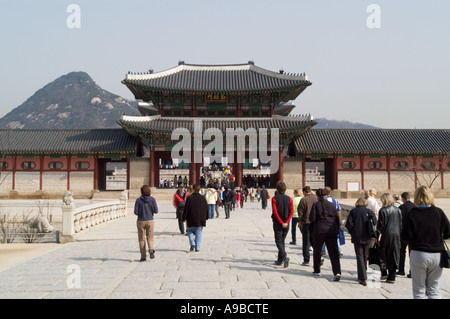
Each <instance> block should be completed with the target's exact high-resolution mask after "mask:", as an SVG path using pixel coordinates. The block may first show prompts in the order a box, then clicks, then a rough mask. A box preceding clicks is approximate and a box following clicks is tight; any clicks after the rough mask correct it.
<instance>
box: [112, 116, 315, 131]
mask: <svg viewBox="0 0 450 319" xmlns="http://www.w3.org/2000/svg"><path fill="white" fill-rule="evenodd" d="M200 122H201V127H202V133H203V132H204V131H205V130H207V129H210V128H217V129H219V130H220V131H222V132H226V129H227V128H233V129H236V128H242V129H243V130H247V129H249V128H254V129H259V128H267V129H272V128H279V129H280V132H295V131H301V130H304V129H306V128H310V127H312V126H314V125H316V124H317V122H315V121H314V119H313V118H312V117H311V116H289V117H286V116H277V115H274V116H273V117H269V118H190V117H188V118H177V117H161V116H159V115H156V116H146V117H144V116H122V119H121V120H120V121H119V124H120V125H121V126H123V127H125V128H127V129H129V130H131V131H147V132H161V133H171V132H172V131H173V130H175V129H177V128H187V129H188V130H189V131H190V132H191V133H194V130H195V129H196V127H195V125H196V123H197V124H199V123H200Z"/></svg>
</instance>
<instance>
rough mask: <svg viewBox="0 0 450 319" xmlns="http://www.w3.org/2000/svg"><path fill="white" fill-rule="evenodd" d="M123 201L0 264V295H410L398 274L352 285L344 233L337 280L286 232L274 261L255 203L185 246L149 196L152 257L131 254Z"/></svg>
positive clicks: (446, 284) (449, 280) (265, 221)
mask: <svg viewBox="0 0 450 319" xmlns="http://www.w3.org/2000/svg"><path fill="white" fill-rule="evenodd" d="M133 202H134V201H131V200H130V206H131V207H130V208H129V215H128V216H127V217H125V218H122V219H118V220H114V221H110V222H108V223H105V224H101V225H98V226H95V227H94V228H92V229H90V230H87V231H84V232H83V233H80V234H79V236H78V238H77V241H76V242H73V243H68V244H64V245H63V244H61V245H57V246H56V247H55V246H51V249H49V250H48V251H46V252H42V253H40V254H38V255H37V256H35V257H32V258H31V259H28V260H25V261H22V262H18V263H15V264H12V265H9V266H8V267H6V268H3V269H2V270H0V298H1V299H5V298H14V299H17V298H31V299H52V298H58V299H60V298H64V299H66V298H67V299H71V298H89V299H91V298H99V299H108V298H114V299H115V298H120V299H127V298H133V299H134V298H140V299H141V298H150V299H195V298H201V299H230V298H235V299H259V298H276V299H286V298H288V299H297V298H319V299H353V298H358V299H365V298H367V299H386V298H387V299H411V298H412V292H411V280H410V279H408V278H406V277H397V281H396V283H395V284H389V283H386V282H380V281H379V280H378V276H377V273H376V272H374V271H371V272H370V273H369V276H371V277H373V278H374V279H373V280H372V281H370V282H369V285H368V286H367V287H363V286H361V285H359V284H358V282H357V274H356V261H355V257H354V252H353V245H352V244H351V243H350V238H347V240H346V244H345V245H343V246H342V249H343V252H344V256H343V257H342V258H341V268H342V278H341V281H340V282H333V281H332V279H333V274H332V272H331V264H330V261H329V259H328V258H325V262H324V265H323V266H322V277H320V278H315V277H313V275H312V270H313V268H312V260H311V266H309V267H305V266H301V263H302V261H303V258H302V250H301V245H295V246H294V245H289V244H288V243H289V242H290V241H291V233H290V232H289V234H288V237H287V239H286V243H287V245H286V246H287V253H288V256H289V257H290V264H289V267H288V268H283V266H276V265H274V261H275V259H276V255H277V249H276V246H275V243H274V237H273V230H272V221H271V218H270V215H271V211H270V210H269V209H268V210H265V211H263V210H261V209H260V204H259V203H257V202H255V203H246V204H245V208H243V209H241V208H237V209H236V211H233V212H231V218H230V219H225V218H224V217H225V216H224V212H223V209H220V218H218V219H217V218H215V219H213V220H209V221H208V222H207V226H206V228H205V229H204V232H203V241H202V247H201V249H200V251H199V252H190V251H189V243H188V238H187V236H185V235H181V234H180V233H179V231H178V225H177V220H176V218H175V211H174V209H173V207H172V206H171V203H170V201H163V202H158V206H159V209H160V213H159V214H158V215H156V226H155V231H156V234H155V245H156V258H155V259H147V261H145V262H139V258H140V254H139V248H138V242H137V233H136V217H135V216H134V215H133V213H132V209H133ZM269 207H270V206H269ZM297 242H298V243H300V242H301V234H300V233H299V232H297ZM407 263H408V260H407ZM407 269H408V268H407ZM440 285H441V294H442V297H443V298H446V299H448V298H450V270H448V269H445V270H444V274H443V277H442V279H441V282H440Z"/></svg>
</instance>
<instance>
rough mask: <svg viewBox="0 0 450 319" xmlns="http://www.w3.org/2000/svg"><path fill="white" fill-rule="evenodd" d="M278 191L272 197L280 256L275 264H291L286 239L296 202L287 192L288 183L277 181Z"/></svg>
mask: <svg viewBox="0 0 450 319" xmlns="http://www.w3.org/2000/svg"><path fill="white" fill-rule="evenodd" d="M276 187H277V192H276V193H275V195H274V196H273V197H272V221H273V232H274V236H275V244H276V245H277V248H278V258H277V260H276V261H275V265H282V264H283V266H284V268H286V267H288V266H289V257H288V256H287V254H286V250H285V244H284V241H285V239H286V236H287V234H288V232H289V222H290V221H291V219H292V215H294V202H293V201H292V198H290V197H289V196H288V195H286V194H285V192H286V184H285V183H284V182H281V181H280V182H278V183H277V186H276Z"/></svg>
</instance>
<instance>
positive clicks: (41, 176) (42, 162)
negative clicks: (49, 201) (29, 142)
mask: <svg viewBox="0 0 450 319" xmlns="http://www.w3.org/2000/svg"><path fill="white" fill-rule="evenodd" d="M43 175H44V155H42V156H39V190H40V191H41V190H42V179H43Z"/></svg>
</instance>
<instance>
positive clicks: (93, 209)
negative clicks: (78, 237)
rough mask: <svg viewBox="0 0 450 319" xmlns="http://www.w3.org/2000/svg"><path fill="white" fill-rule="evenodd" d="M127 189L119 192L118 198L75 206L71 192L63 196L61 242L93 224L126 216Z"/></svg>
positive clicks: (72, 238) (69, 239)
mask: <svg viewBox="0 0 450 319" xmlns="http://www.w3.org/2000/svg"><path fill="white" fill-rule="evenodd" d="M127 200H128V191H123V192H122V193H121V194H120V198H119V200H116V201H108V202H102V203H96V204H91V205H86V206H82V207H77V208H76V207H75V203H74V200H73V197H72V193H71V192H67V193H66V194H64V196H63V204H62V206H61V209H62V236H61V237H62V238H61V240H60V241H61V242H63V243H64V242H70V241H73V240H74V239H75V234H77V233H79V232H81V231H83V230H85V229H88V228H92V227H93V226H95V225H98V224H101V223H104V222H107V221H109V220H113V219H117V218H120V217H125V216H127Z"/></svg>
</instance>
